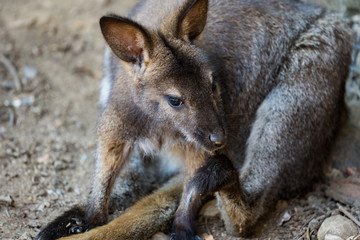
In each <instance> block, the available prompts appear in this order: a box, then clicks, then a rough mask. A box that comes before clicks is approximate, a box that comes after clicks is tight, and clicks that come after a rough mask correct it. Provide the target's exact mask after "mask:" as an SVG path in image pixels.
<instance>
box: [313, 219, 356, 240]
mask: <svg viewBox="0 0 360 240" xmlns="http://www.w3.org/2000/svg"><path fill="white" fill-rule="evenodd" d="M357 234H358V230H357V227H356V225H355V223H353V222H352V221H351V220H350V219H348V218H346V217H343V216H341V215H335V216H331V217H328V218H326V219H325V220H324V222H323V223H322V224H321V226H320V228H319V231H318V233H317V238H318V239H319V240H330V239H339V240H340V239H347V238H349V237H351V236H355V235H357ZM335 237H338V238H335Z"/></svg>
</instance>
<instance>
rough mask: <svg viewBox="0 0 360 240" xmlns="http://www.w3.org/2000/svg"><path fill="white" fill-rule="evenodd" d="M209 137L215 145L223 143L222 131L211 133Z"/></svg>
mask: <svg viewBox="0 0 360 240" xmlns="http://www.w3.org/2000/svg"><path fill="white" fill-rule="evenodd" d="M209 139H210V141H211V142H213V143H214V144H215V146H217V147H220V146H222V145H223V144H224V135H223V134H222V133H211V134H210V136H209Z"/></svg>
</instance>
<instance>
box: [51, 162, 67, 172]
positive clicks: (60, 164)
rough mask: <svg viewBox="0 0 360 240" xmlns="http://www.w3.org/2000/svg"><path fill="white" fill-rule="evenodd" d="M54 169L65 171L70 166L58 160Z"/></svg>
mask: <svg viewBox="0 0 360 240" xmlns="http://www.w3.org/2000/svg"><path fill="white" fill-rule="evenodd" d="M54 168H55V170H58V171H60V170H65V169H67V168H68V164H66V163H64V162H63V161H59V160H57V161H55V162H54Z"/></svg>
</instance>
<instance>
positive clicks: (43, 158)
mask: <svg viewBox="0 0 360 240" xmlns="http://www.w3.org/2000/svg"><path fill="white" fill-rule="evenodd" d="M37 162H38V163H40V164H49V163H50V162H51V157H50V155H49V154H45V155H43V156H41V157H39V158H38V159H37Z"/></svg>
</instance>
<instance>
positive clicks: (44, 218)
mask: <svg viewBox="0 0 360 240" xmlns="http://www.w3.org/2000/svg"><path fill="white" fill-rule="evenodd" d="M134 4H135V1H130V0H122V1H115V0H71V1H70V0H62V1H52V0H32V1H28V0H2V1H1V4H0V58H1V59H0V60H1V63H0V239H32V238H33V237H35V236H36V234H37V233H38V232H39V231H40V229H41V228H43V227H44V226H45V225H46V224H47V223H48V222H49V221H51V220H52V219H54V218H55V217H56V216H58V215H59V214H61V213H62V212H63V211H65V210H66V209H68V208H69V206H72V205H73V204H76V203H79V202H84V201H85V199H86V196H87V192H88V189H89V184H90V180H91V178H92V173H93V169H94V152H95V140H96V136H95V123H96V118H97V110H98V103H97V99H98V86H99V79H100V78H101V74H102V73H101V60H102V52H103V49H104V41H103V39H102V36H101V35H100V31H99V27H98V19H99V18H100V17H101V16H102V15H104V14H106V13H109V12H115V13H117V14H125V13H126V12H127V11H128V10H129V9H130V8H131V7H132V6H133V5H134ZM12 70H14V71H13V72H12ZM14 74H15V75H16V77H15V76H14ZM355 121H358V118H356V119H355ZM350 139H351V138H350ZM349 141H350V142H351V141H352V140H349ZM356 156H359V155H356ZM326 186H327V185H326V184H322V185H318V186H316V187H315V190H314V191H313V192H311V193H309V194H307V195H306V196H302V197H299V198H297V199H292V200H290V201H279V202H278V204H277V207H276V211H274V213H273V214H272V218H271V219H272V220H270V221H264V222H263V223H262V224H260V225H261V226H262V227H264V229H265V230H262V231H261V233H259V234H258V235H257V236H256V238H259V239H306V238H307V237H306V236H307V235H308V236H309V237H310V239H315V236H316V231H317V229H318V227H319V225H320V223H321V222H322V221H323V220H324V219H325V217H327V216H330V215H334V214H336V213H339V209H338V206H337V205H336V203H337V202H335V201H334V200H332V199H330V198H327V197H326V196H325V193H324V192H325V191H324V190H325V189H326ZM344 207H345V208H347V209H348V211H349V212H351V213H352V214H353V215H354V216H355V217H356V218H358V219H359V217H360V209H359V208H357V207H355V206H351V205H347V206H344ZM284 214H285V217H286V216H289V217H290V219H288V218H289V217H287V218H284ZM281 219H283V220H284V221H283V222H281ZM198 228H199V232H201V233H203V232H207V233H208V234H211V235H213V236H214V238H215V239H217V240H219V239H235V238H233V237H231V236H228V235H227V234H226V233H225V229H224V226H223V224H222V222H221V221H220V218H219V216H218V215H215V216H212V217H204V216H202V217H201V218H200V219H199V221H198ZM307 232H308V234H307Z"/></svg>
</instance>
